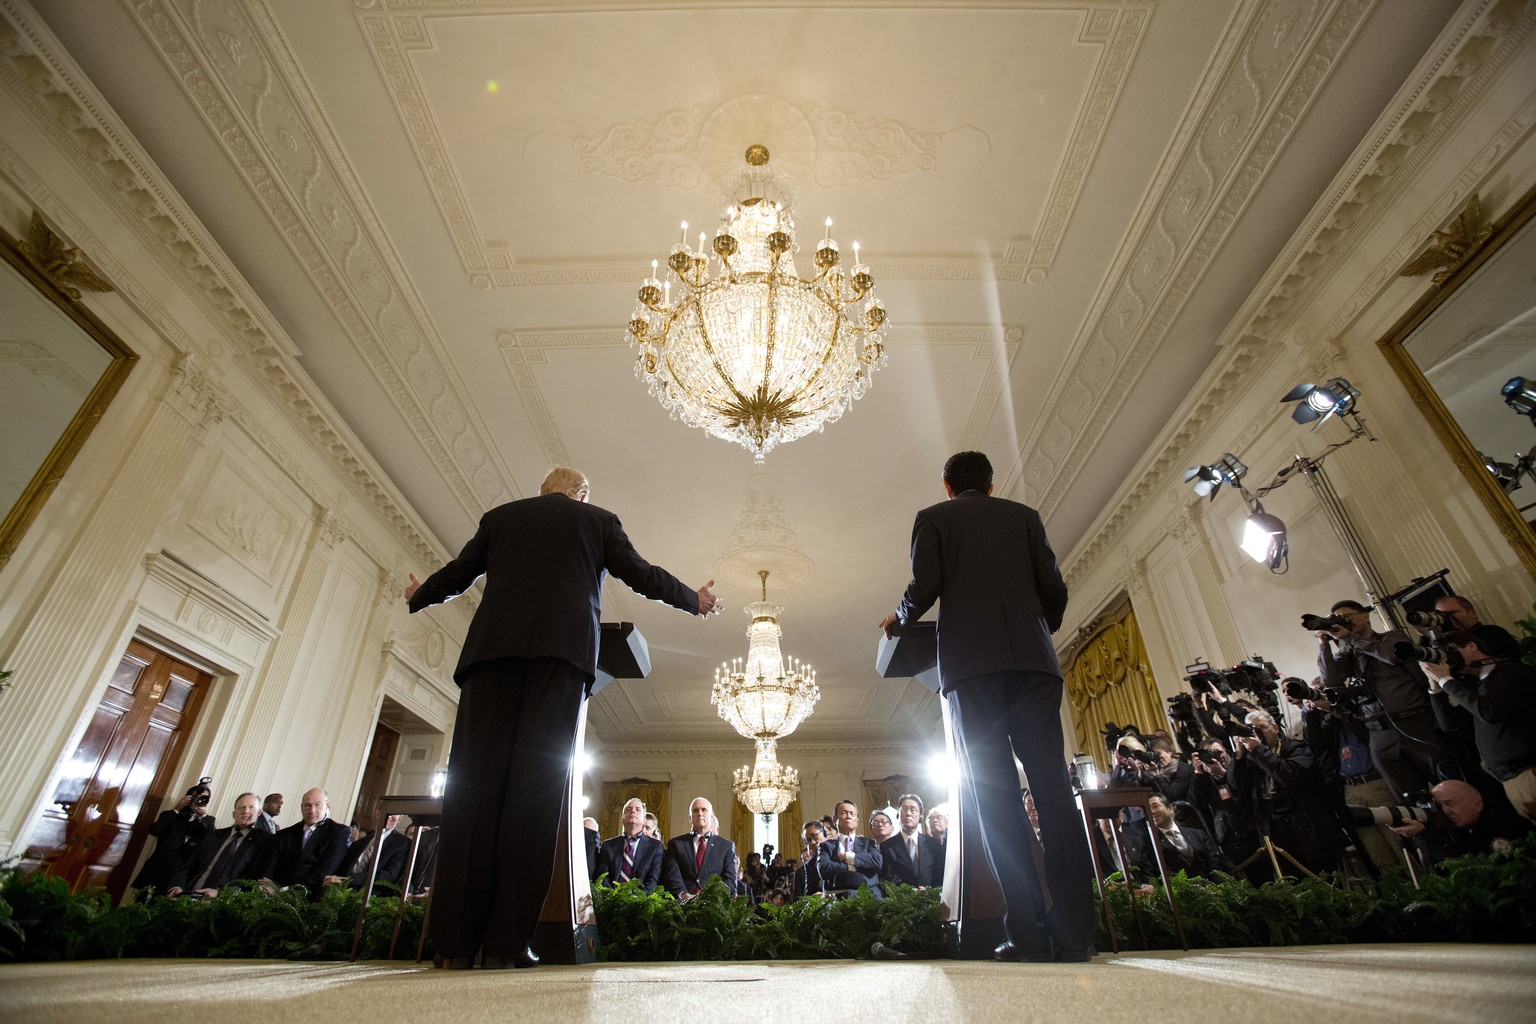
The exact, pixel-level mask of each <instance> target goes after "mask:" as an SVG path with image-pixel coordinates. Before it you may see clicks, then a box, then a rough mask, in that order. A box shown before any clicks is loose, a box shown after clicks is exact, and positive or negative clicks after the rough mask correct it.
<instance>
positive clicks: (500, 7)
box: [358, 0, 1150, 288]
mask: <svg viewBox="0 0 1536 1024" xmlns="http://www.w3.org/2000/svg"><path fill="white" fill-rule="evenodd" d="M386 6H387V7H388V8H389V9H390V10H396V11H404V10H408V11H422V12H425V13H423V14H409V15H402V14H377V15H373V14H364V15H359V18H358V20H359V23H360V24H361V26H362V29H363V36H364V38H365V39H366V40H367V42H368V44H369V46H370V47H371V48H372V49H373V54H374V60H375V62H376V63H377V65H378V68H379V72H380V75H381V77H382V79H383V81H384V83H385V85H386V87H387V88H388V89H389V91H390V94H391V98H392V100H393V101H394V104H395V107H396V109H397V110H398V111H399V115H400V121H401V124H402V125H404V126H405V128H406V135H407V137H408V138H409V139H410V141H411V144H412V146H413V147H414V148H415V150H416V154H417V158H418V160H419V161H420V162H421V166H422V168H423V170H424V172H425V176H426V178H427V181H428V183H429V185H430V187H431V188H432V191H433V193H434V195H435V196H436V198H437V203H438V208H439V209H440V210H441V211H442V214H443V219H444V222H445V226H446V227H447V229H448V232H449V235H450V236H451V237H452V238H453V240H454V242H455V244H456V246H457V247H458V249H459V255H460V259H461V261H462V262H463V265H464V268H465V270H466V272H467V273H468V274H469V277H470V281H471V283H472V284H473V286H474V287H476V288H490V287H498V288H511V287H523V286H535V285H550V284H627V283H629V282H630V281H631V280H632V279H633V277H634V268H635V267H636V266H639V265H643V261H641V260H639V259H638V258H635V259H624V260H532V261H522V262H521V263H519V262H518V261H516V260H514V259H513V256H512V253H511V251H510V250H509V249H508V248H507V247H506V246H505V245H498V244H494V243H491V242H487V241H486V240H485V239H486V234H487V233H486V232H485V231H483V230H481V229H480V228H479V226H478V225H477V224H476V223H475V220H474V216H473V213H472V208H471V204H470V203H469V200H468V198H467V197H466V196H465V195H464V193H463V190H462V187H461V186H460V184H459V181H458V178H457V176H456V175H455V174H454V173H453V171H452V166H453V161H452V160H451V158H450V156H449V152H448V147H447V145H446V143H445V142H444V141H443V139H442V137H441V135H440V134H439V133H438V131H437V129H436V122H435V118H434V117H433V114H432V110H431V106H430V103H429V101H428V99H427V96H426V92H425V90H424V88H423V87H422V84H421V82H420V80H419V79H418V78H417V76H416V74H415V70H414V68H413V66H412V63H411V58H410V51H412V50H433V49H435V47H436V43H435V42H434V41H433V39H432V35H431V27H430V25H431V21H432V20H433V19H435V18H439V19H440V18H449V17H463V16H465V15H466V14H473V15H476V16H483V15H484V14H486V13H495V14H497V15H501V16H515V15H518V14H522V13H533V12H534V11H535V10H537V11H538V13H546V12H545V11H544V10H543V8H541V7H536V8H530V7H528V6H527V5H525V4H522V3H516V2H513V3H506V2H489V3H478V4H471V5H469V6H467V7H465V8H464V9H463V10H445V9H444V7H443V5H442V4H439V3H436V2H427V3H412V2H410V0H404V2H396V0H391V2H389V3H388V4H387V5H386ZM460 6H462V5H460ZM620 6H624V5H623V4H622V3H621V4H620ZM633 6H635V7H636V8H637V9H651V8H652V4H650V3H649V2H644V3H636V4H634V5H633ZM831 6H837V4H835V3H834V4H831ZM1001 6H1003V7H1005V8H1006V7H1014V8H1017V9H1023V10H1028V9H1030V8H1032V7H1034V6H1036V5H1035V4H1033V3H1031V2H1029V0H1020V2H1017V3H1014V4H1003V5H1001ZM359 7H360V9H362V10H371V9H373V5H368V6H366V7H364V6H362V5H359ZM609 9H612V5H611V4H601V5H591V4H579V3H577V4H569V5H566V6H564V7H562V8H561V11H562V13H575V12H579V11H581V10H609ZM1079 13H1080V14H1081V15H1082V22H1081V27H1080V29H1079V32H1078V35H1077V37H1076V42H1077V43H1078V44H1080V45H1083V46H1090V47H1096V48H1098V50H1099V59H1098V60H1097V62H1096V63H1095V65H1094V68H1093V70H1092V72H1091V74H1090V77H1089V80H1088V82H1087V84H1086V87H1085V89H1084V92H1083V96H1082V99H1081V101H1080V103H1079V107H1078V116H1077V120H1076V122H1075V123H1074V125H1073V127H1072V130H1071V133H1070V135H1069V138H1068V141H1067V144H1066V147H1065V157H1064V159H1063V160H1062V162H1061V164H1060V167H1059V168H1058V170H1057V175H1056V178H1055V180H1054V181H1053V182H1052V183H1051V186H1050V188H1049V189H1048V190H1047V193H1046V198H1045V201H1044V204H1043V206H1042V209H1041V213H1040V220H1039V223H1038V224H1037V225H1035V226H1034V230H1033V232H1030V233H1024V234H1020V235H1018V236H1016V238H1015V240H1014V241H1011V242H1010V245H1009V246H1008V249H1007V251H1005V252H1004V253H1003V254H1001V255H1000V256H992V257H989V258H987V259H985V260H983V261H980V262H978V260H977V259H976V257H975V255H974V254H971V253H944V254H927V255H921V254H910V253H909V254H905V255H903V256H897V257H894V258H887V259H882V260H881V266H880V276H881V279H882V280H1005V281H1026V280H1027V281H1029V282H1031V283H1039V282H1042V281H1044V280H1045V278H1046V272H1047V270H1048V269H1049V267H1050V266H1051V264H1052V262H1053V261H1054V260H1055V256H1056V250H1057V247H1058V245H1059V243H1060V240H1061V236H1062V234H1063V232H1064V231H1065V230H1066V226H1067V224H1068V223H1069V222H1070V221H1071V218H1072V214H1073V211H1074V210H1075V209H1076V205H1077V200H1078V198H1079V196H1080V194H1081V191H1082V187H1083V183H1084V182H1085V180H1086V179H1087V176H1088V171H1089V169H1090V168H1091V166H1092V164H1093V160H1094V157H1095V156H1096V155H1097V153H1098V150H1099V145H1100V143H1101V141H1102V140H1103V137H1104V134H1105V131H1106V129H1107V127H1108V124H1109V120H1110V118H1111V116H1112V115H1113V114H1114V111H1115V109H1116V106H1117V103H1118V99H1119V96H1120V93H1121V90H1122V88H1123V86H1124V83H1125V80H1126V77H1127V75H1128V73H1129V71H1130V67H1131V63H1132V61H1133V59H1134V57H1135V54H1136V50H1137V48H1138V47H1139V45H1140V43H1141V40H1142V38H1143V37H1144V35H1145V32H1146V28H1147V25H1148V23H1149V21H1150V11H1149V10H1147V9H1145V8H1133V9H1129V10H1115V9H1104V8H1094V7H1088V8H1083V9H1081V10H1080V11H1079ZM752 143H763V144H764V145H766V146H768V149H769V151H770V152H771V153H772V154H773V164H774V167H775V168H776V169H778V170H780V171H782V172H784V173H785V174H786V175H787V176H788V177H789V178H791V179H793V180H797V181H809V182H813V183H814V184H816V185H817V186H818V187H822V188H835V187H839V186H843V185H858V184H864V183H867V182H871V181H886V180H891V179H896V178H902V177H907V176H911V175H922V174H933V173H943V174H945V175H953V176H960V177H965V176H967V175H970V174H972V173H973V172H975V171H976V170H978V169H979V168H980V167H981V166H982V165H984V164H985V163H986V161H987V159H988V157H989V156H990V153H991V149H992V141H991V138H990V136H989V135H988V134H987V132H986V131H985V130H983V129H981V128H978V127H976V126H974V125H961V126H957V127H954V128H950V129H948V130H944V131H924V130H921V129H919V128H917V127H915V126H912V125H907V124H904V123H902V122H900V121H897V120H895V119H893V118H885V117H881V116H879V115H876V114H869V113H856V112H851V111H846V110H838V109H832V108H826V107H823V106H821V105H820V104H817V103H814V102H811V101H809V100H804V101H801V100H795V99H792V98H789V97H784V96H777V95H773V94H771V93H761V92H758V93H743V94H739V95H735V96H730V97H727V98H725V99H723V100H717V101H711V102H708V103H701V104H698V105H696V106H694V107H692V108H689V109H686V110H684V109H674V110H668V111H661V112H658V113H656V114H653V115H652V116H650V117H647V118H643V119H640V120H637V121H631V122H626V123H621V124H615V125H609V126H608V127H606V128H603V129H599V130H597V131H592V132H588V133H586V134H582V135H575V136H567V135H563V134H560V133H556V132H540V133H536V134H535V135H533V136H531V137H530V138H528V140H527V141H526V143H525V152H526V153H527V156H528V159H529V162H530V163H531V164H532V165H533V166H534V167H535V168H537V169H538V170H540V171H541V172H542V173H543V175H544V176H545V178H546V179H547V180H556V181H558V180H564V179H566V178H569V177H572V176H574V175H602V176H606V177H612V178H616V179H618V180H621V181H626V182H630V183H634V184H647V185H651V186H654V187H659V188H669V189H678V190H684V191H697V190H699V189H701V188H703V187H704V186H705V185H706V184H709V185H711V186H712V187H713V190H715V191H718V190H719V189H720V188H721V186H722V185H723V184H724V182H725V181H726V180H727V179H728V178H729V177H730V176H731V175H733V174H734V173H736V172H737V171H739V169H740V167H741V154H742V152H743V151H744V150H745V149H746V147H747V146H748V145H750V144H752Z"/></svg>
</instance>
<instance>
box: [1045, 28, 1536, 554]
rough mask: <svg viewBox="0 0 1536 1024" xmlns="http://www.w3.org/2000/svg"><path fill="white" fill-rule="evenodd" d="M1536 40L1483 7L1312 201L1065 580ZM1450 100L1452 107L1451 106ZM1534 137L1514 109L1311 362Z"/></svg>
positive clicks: (1107, 546) (1129, 512)
mask: <svg viewBox="0 0 1536 1024" xmlns="http://www.w3.org/2000/svg"><path fill="white" fill-rule="evenodd" d="M1532 32H1536V7H1530V8H1528V9H1526V10H1525V12H1524V13H1523V16H1522V17H1521V18H1519V19H1518V20H1515V21H1510V20H1508V19H1506V18H1504V17H1502V16H1501V9H1500V8H1499V6H1498V5H1497V4H1496V3H1495V2H1493V0H1490V2H1488V3H1486V4H1485V5H1484V8H1483V9H1482V10H1480V11H1479V12H1478V13H1477V14H1476V15H1475V16H1474V17H1473V18H1470V19H1468V22H1467V26H1466V29H1465V30H1464V31H1463V32H1462V33H1460V34H1459V35H1458V36H1456V37H1455V38H1454V39H1452V40H1451V42H1450V44H1449V45H1447V46H1446V47H1445V48H1444V50H1443V51H1442V53H1441V55H1440V59H1439V60H1438V61H1436V62H1435V64H1434V66H1433V68H1432V69H1431V71H1430V73H1429V74H1427V75H1425V76H1423V78H1422V79H1421V81H1420V83H1419V85H1418V87H1417V88H1415V89H1414V90H1413V91H1412V92H1411V93H1410V94H1409V95H1408V96H1407V97H1406V98H1405V100H1404V102H1402V103H1401V104H1400V105H1399V107H1398V109H1397V110H1396V111H1395V112H1393V114H1392V115H1391V116H1389V117H1384V118H1383V120H1382V122H1381V125H1382V127H1381V130H1379V131H1378V132H1377V133H1376V134H1375V137H1374V138H1372V139H1371V140H1370V141H1369V143H1367V144H1366V145H1364V146H1362V147H1361V150H1360V151H1359V156H1358V159H1357V160H1356V161H1355V162H1354V164H1353V165H1352V166H1351V168H1349V170H1348V172H1347V173H1346V174H1342V175H1341V176H1340V179H1339V184H1338V185H1337V186H1336V187H1335V188H1334V189H1332V190H1331V191H1330V193H1329V195H1328V196H1327V197H1325V198H1324V200H1323V201H1321V202H1319V204H1318V205H1317V208H1316V210H1315V211H1314V214H1313V215H1312V216H1311V217H1309V218H1308V220H1307V223H1306V224H1305V225H1304V227H1303V228H1302V230H1301V231H1300V232H1299V233H1298V241H1297V242H1296V243H1295V244H1294V245H1292V246H1291V247H1289V248H1290V251H1291V252H1292V253H1293V255H1292V256H1291V257H1290V259H1289V260H1288V261H1286V262H1285V263H1283V264H1281V265H1280V269H1277V270H1276V271H1275V272H1273V273H1272V274H1271V275H1270V276H1269V281H1270V283H1269V287H1268V289H1266V290H1265V291H1263V292H1260V293H1258V294H1259V295H1260V298H1258V299H1256V300H1255V301H1254V302H1253V303H1252V309H1253V310H1254V311H1253V312H1251V313H1250V316H1249V317H1248V319H1246V320H1244V321H1238V322H1239V323H1241V324H1242V326H1241V327H1240V329H1238V330H1237V331H1235V332H1232V337H1231V338H1230V340H1229V341H1228V342H1227V343H1226V351H1227V358H1226V360H1225V361H1224V362H1223V363H1222V364H1221V365H1219V366H1217V367H1214V368H1213V369H1212V370H1211V371H1208V372H1207V374H1206V377H1205V379H1204V380H1202V382H1201V386H1200V387H1198V388H1197V389H1195V393H1197V394H1198V395H1199V396H1200V398H1199V399H1198V401H1197V402H1196V403H1195V404H1194V405H1193V407H1192V408H1190V409H1189V410H1188V411H1187V412H1185V413H1184V414H1183V415H1182V417H1181V418H1180V419H1179V426H1178V427H1177V428H1175V429H1174V430H1173V431H1172V432H1171V434H1170V435H1168V438H1167V440H1166V441H1164V442H1163V443H1162V445H1161V447H1160V448H1159V449H1158V453H1157V455H1156V456H1155V457H1154V458H1153V459H1151V460H1150V461H1149V462H1146V463H1145V468H1144V469H1143V470H1142V472H1141V473H1140V474H1139V475H1138V477H1137V480H1136V482H1135V483H1134V484H1133V485H1132V487H1131V489H1130V490H1129V491H1127V492H1126V493H1125V495H1124V497H1123V498H1122V499H1120V500H1118V501H1116V502H1112V503H1111V505H1110V506H1109V507H1110V508H1112V509H1113V510H1114V511H1113V512H1112V513H1110V514H1109V515H1108V516H1107V517H1103V518H1101V519H1100V520H1099V521H1097V522H1095V523H1094V524H1093V526H1092V527H1090V529H1089V530H1088V533H1087V536H1090V537H1092V540H1091V541H1090V542H1089V543H1088V544H1087V545H1085V546H1083V547H1081V548H1080V549H1079V550H1077V551H1074V552H1072V553H1071V554H1070V556H1069V557H1068V558H1067V559H1065V560H1064V561H1063V570H1064V572H1065V573H1066V574H1067V576H1068V577H1069V579H1070V578H1079V579H1080V578H1082V577H1084V576H1086V575H1087V574H1088V573H1090V572H1092V571H1093V570H1094V568H1095V566H1096V565H1097V564H1098V562H1099V560H1100V559H1101V558H1103V557H1104V556H1105V555H1106V554H1107V553H1109V552H1110V551H1112V550H1114V549H1115V547H1116V545H1117V544H1119V543H1120V542H1121V541H1120V538H1121V536H1122V534H1123V531H1124V530H1125V529H1126V528H1127V527H1128V526H1129V524H1131V523H1133V522H1135V521H1136V520H1137V519H1138V518H1139V516H1140V513H1141V510H1142V509H1143V508H1145V506H1146V503H1147V501H1148V500H1149V499H1150V498H1151V497H1152V496H1153V495H1155V494H1158V493H1161V492H1162V491H1163V489H1164V488H1166V487H1167V486H1168V482H1169V481H1170V480H1172V479H1174V478H1175V476H1174V474H1176V473H1177V472H1178V471H1179V470H1180V469H1182V467H1183V466H1185V465H1187V464H1188V463H1189V462H1190V461H1191V459H1192V458H1193V459H1194V461H1197V462H1198V461H1199V458H1196V457H1195V456H1194V455H1193V454H1192V453H1191V452H1190V444H1191V442H1192V441H1193V440H1194V439H1195V438H1197V437H1201V436H1203V435H1204V433H1205V431H1206V427H1207V424H1208V423H1209V422H1210V421H1211V419H1212V418H1213V417H1214V416H1215V414H1216V413H1217V412H1218V411H1219V410H1220V409H1221V408H1222V407H1223V406H1224V405H1225V404H1227V403H1228V402H1229V401H1230V400H1231V399H1232V397H1233V396H1234V395H1235V394H1238V393H1240V392H1241V391H1242V389H1243V388H1244V386H1245V385H1246V384H1247V383H1248V382H1249V381H1250V380H1251V378H1252V376H1253V375H1254V374H1255V373H1256V372H1258V371H1259V370H1260V369H1261V368H1262V366H1263V365H1265V364H1267V363H1268V362H1269V361H1270V359H1269V358H1264V359H1262V360H1260V359H1259V354H1260V352H1261V350H1263V349H1265V348H1266V347H1270V354H1271V355H1273V354H1274V353H1275V352H1276V351H1277V350H1278V348H1279V347H1278V346H1274V345H1273V342H1272V341H1271V339H1272V338H1273V337H1276V336H1278V334H1279V332H1280V331H1281V329H1282V328H1283V327H1284V326H1285V325H1286V324H1288V323H1290V322H1291V321H1292V320H1293V319H1294V318H1295V316H1296V315H1297V313H1298V311H1299V310H1300V309H1302V308H1303V306H1304V303H1303V301H1302V300H1303V299H1304V297H1305V295H1304V292H1305V289H1304V287H1303V285H1302V280H1303V279H1307V280H1310V279H1312V278H1325V277H1326V276H1327V275H1326V271H1327V270H1330V269H1333V268H1334V267H1336V266H1337V265H1338V264H1339V263H1340V262H1341V261H1342V260H1343V259H1344V258H1345V256H1346V255H1347V251H1348V248H1349V247H1348V246H1345V245H1341V240H1340V233H1341V232H1342V231H1343V229H1344V228H1345V227H1346V226H1347V227H1348V228H1349V230H1350V233H1351V237H1358V236H1359V235H1361V234H1363V233H1364V232H1365V229H1366V228H1367V227H1368V226H1369V225H1371V224H1374V223H1377V222H1378V220H1379V218H1380V217H1381V216H1383V215H1384V212H1385V210H1387V209H1389V208H1390V206H1391V200H1392V199H1394V198H1396V197H1397V196H1398V195H1400V194H1401V192H1402V190H1403V189H1404V188H1406V187H1407V185H1408V183H1409V182H1410V181H1412V180H1413V177H1414V174H1413V172H1414V171H1415V170H1416V169H1417V168H1418V167H1419V166H1421V165H1422V164H1423V163H1424V161H1426V160H1428V159H1429V158H1430V157H1431V156H1432V155H1433V153H1434V151H1435V150H1436V149H1437V148H1438V147H1439V145H1440V144H1441V143H1442V142H1443V140H1444V138H1445V136H1446V134H1447V132H1448V131H1449V128H1450V126H1451V125H1452V124H1454V123H1455V119H1456V117H1457V115H1459V114H1460V113H1461V112H1462V111H1464V110H1465V109H1467V107H1469V106H1470V105H1471V104H1473V103H1475V102H1476V98H1477V96H1478V94H1479V93H1480V92H1481V90H1482V88H1485V87H1486V85H1487V84H1488V80H1489V78H1490V77H1491V76H1492V74H1494V73H1495V72H1496V71H1498V70H1499V69H1501V68H1502V67H1503V66H1504V65H1505V64H1506V63H1507V61H1508V60H1509V57H1510V55H1511V54H1512V53H1514V52H1516V51H1518V49H1519V48H1520V46H1521V45H1522V44H1523V43H1524V41H1525V40H1526V39H1527V38H1528V37H1529V36H1530V35H1531V33H1532ZM1448 97H1449V98H1450V99H1448ZM1533 129H1536V100H1533V101H1532V102H1530V103H1527V104H1526V105H1525V106H1524V107H1522V108H1521V109H1520V110H1519V111H1518V112H1517V113H1516V115H1515V116H1514V117H1513V118H1512V119H1511V120H1510V122H1509V123H1508V124H1507V125H1506V126H1505V127H1504V128H1503V129H1502V130H1500V131H1499V132H1498V134H1497V137H1496V138H1495V139H1494V141H1493V142H1491V143H1490V144H1488V145H1487V146H1486V147H1484V149H1483V151H1482V152H1481V153H1479V154H1478V155H1477V157H1476V158H1474V159H1473V160H1472V161H1471V162H1470V164H1469V167H1468V169H1467V170H1466V171H1465V172H1464V173H1463V174H1462V175H1460V176H1459V177H1458V179H1457V181H1456V183H1455V184H1454V185H1453V186H1452V187H1450V188H1448V189H1447V190H1445V192H1444V193H1443V194H1442V195H1441V196H1439V197H1437V199H1436V201H1435V202H1433V203H1431V204H1429V209H1428V210H1427V211H1426V213H1425V214H1424V216H1423V217H1422V218H1421V219H1420V221H1419V224H1418V226H1417V227H1415V228H1413V229H1411V230H1409V231H1407V232H1404V234H1403V236H1402V238H1401V239H1400V240H1399V242H1398V243H1397V245H1396V246H1394V247H1393V248H1392V249H1391V250H1390V251H1389V252H1387V253H1386V254H1384V255H1383V256H1382V258H1380V259H1379V260H1378V261H1377V263H1376V266H1375V267H1374V268H1373V269H1372V271H1371V272H1370V273H1369V274H1368V275H1366V277H1365V278H1364V279H1363V280H1362V282H1361V284H1360V285H1359V287H1358V288H1356V290H1355V292H1354V293H1353V294H1352V295H1351V296H1350V297H1349V299H1348V300H1346V301H1345V302H1344V303H1343V304H1342V305H1340V307H1339V308H1338V310H1337V311H1336V312H1335V313H1334V315H1333V316H1332V317H1330V319H1329V321H1328V323H1327V324H1325V325H1324V326H1323V327H1322V329H1321V330H1319V331H1318V332H1317V333H1316V334H1315V336H1314V341H1313V347H1314V348H1316V347H1318V346H1325V347H1326V346H1332V347H1333V348H1334V349H1335V353H1334V355H1333V356H1332V357H1331V358H1324V359H1321V360H1319V361H1320V362H1321V363H1322V364H1324V365H1330V364H1336V363H1337V361H1338V359H1337V352H1336V350H1337V342H1336V339H1337V338H1338V337H1339V336H1340V335H1341V334H1342V333H1343V332H1344V331H1345V330H1347V329H1348V327H1349V325H1350V324H1351V323H1353V322H1354V320H1355V318H1357V317H1358V316H1359V315H1360V313H1361V311H1362V310H1364V309H1365V308H1367V307H1368V306H1369V305H1370V303H1371V302H1373V301H1375V299H1376V298H1378V297H1379V296H1380V294H1381V292H1382V290H1383V289H1384V288H1385V287H1386V286H1388V285H1389V284H1391V283H1392V282H1393V281H1395V280H1396V277H1397V272H1398V271H1399V270H1400V269H1402V266H1403V264H1404V263H1405V262H1406V261H1407V260H1408V259H1409V258H1410V257H1411V256H1412V254H1413V252H1415V251H1417V249H1419V248H1421V247H1422V246H1423V242H1424V238H1425V237H1426V236H1427V235H1428V234H1429V232H1430V230H1431V229H1433V228H1436V227H1439V226H1440V225H1441V223H1442V222H1443V221H1444V219H1445V217H1447V216H1449V214H1450V212H1452V211H1454V210H1456V209H1459V208H1460V207H1461V205H1462V204H1464V203H1465V201H1466V198H1467V196H1468V195H1469V194H1470V193H1471V192H1472V191H1474V190H1475V189H1476V188H1477V185H1478V184H1479V182H1480V181H1481V180H1482V178H1483V177H1484V176H1485V175H1486V174H1487V173H1488V171H1489V169H1491V168H1492V167H1494V166H1496V165H1497V162H1498V160H1499V159H1501V158H1502V157H1503V156H1505V155H1507V154H1508V152H1509V151H1510V149H1512V148H1513V146H1514V145H1515V143H1516V142H1517V141H1518V140H1520V139H1523V138H1526V137H1528V135H1529V134H1530V132H1531V131H1532V130H1533Z"/></svg>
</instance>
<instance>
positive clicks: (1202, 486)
mask: <svg viewBox="0 0 1536 1024" xmlns="http://www.w3.org/2000/svg"><path fill="white" fill-rule="evenodd" d="M1247 472H1248V467H1247V466H1245V465H1243V464H1242V463H1241V462H1240V461H1238V458H1237V456H1236V455H1233V454H1232V453H1231V452H1227V453H1226V454H1224V455H1223V456H1222V457H1221V458H1219V459H1217V460H1216V461H1215V462H1213V463H1211V464H1210V465H1209V466H1191V467H1190V468H1189V469H1186V470H1185V471H1184V482H1185V483H1189V482H1190V481H1191V480H1193V481H1195V493H1196V494H1198V495H1200V496H1201V497H1202V498H1203V497H1205V496H1206V495H1210V498H1211V500H1212V501H1215V500H1216V492H1217V491H1219V490H1221V485H1222V484H1226V485H1227V486H1228V487H1237V486H1238V481H1239V480H1241V479H1242V478H1243V477H1244V475H1246V474H1247Z"/></svg>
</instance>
